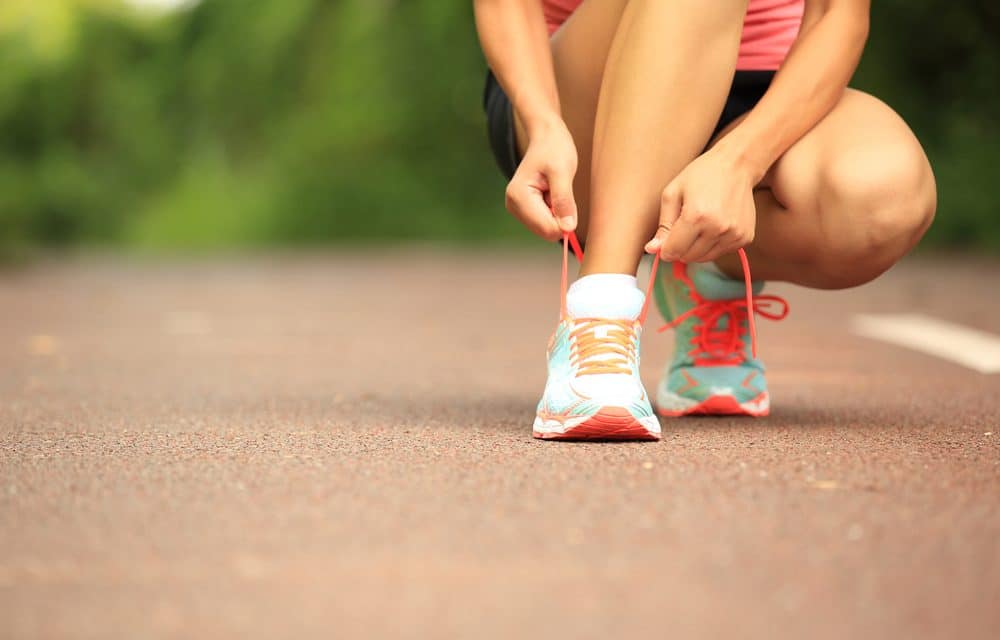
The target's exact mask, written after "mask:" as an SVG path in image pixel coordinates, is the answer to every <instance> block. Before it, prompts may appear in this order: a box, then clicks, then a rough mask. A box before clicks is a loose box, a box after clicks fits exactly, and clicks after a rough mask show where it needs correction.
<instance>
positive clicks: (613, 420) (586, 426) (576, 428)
mask: <svg viewBox="0 0 1000 640" xmlns="http://www.w3.org/2000/svg"><path fill="white" fill-rule="evenodd" d="M650 418H652V419H654V420H655V419H656V416H650ZM538 420H539V419H538V418H536V419H535V421H536V424H535V428H534V429H533V431H532V435H533V436H534V437H536V438H539V439H541V440H659V439H660V433H659V432H658V431H651V430H650V429H649V428H648V427H647V426H646V425H644V424H643V423H642V422H641V421H640V420H639V418H636V417H635V416H634V415H632V413H631V412H630V411H629V410H628V409H625V408H624V407H602V408H601V409H600V410H599V411H598V412H597V413H595V414H594V415H592V416H590V417H589V418H587V419H586V420H584V421H583V422H581V423H579V424H576V425H573V426H572V427H569V428H568V429H565V430H564V431H539V430H538Z"/></svg>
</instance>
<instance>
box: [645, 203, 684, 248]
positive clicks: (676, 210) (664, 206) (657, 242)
mask: <svg viewBox="0 0 1000 640" xmlns="http://www.w3.org/2000/svg"><path fill="white" fill-rule="evenodd" d="M680 215H681V195H680V193H679V192H677V191H675V190H674V189H672V188H671V187H667V188H666V189H664V190H663V195H662V196H661V197H660V220H659V224H658V225H657V227H656V233H655V234H654V235H653V239H652V240H650V241H649V242H647V243H646V247H645V248H646V252H647V253H657V252H658V251H660V250H661V249H662V248H663V245H664V243H665V242H666V241H667V238H668V237H669V236H670V232H671V230H672V229H673V226H674V225H675V224H677V219H678V218H679V217H680Z"/></svg>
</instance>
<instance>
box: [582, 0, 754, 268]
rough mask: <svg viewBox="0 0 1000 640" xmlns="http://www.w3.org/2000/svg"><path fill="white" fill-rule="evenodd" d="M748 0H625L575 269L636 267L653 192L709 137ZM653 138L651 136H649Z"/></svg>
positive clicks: (651, 217)
mask: <svg viewBox="0 0 1000 640" xmlns="http://www.w3.org/2000/svg"><path fill="white" fill-rule="evenodd" d="M745 10H746V3H745V2H743V1H736V0H727V1H726V2H721V3H715V4H714V5H713V7H712V10H711V11H706V10H705V5H704V3H703V2H702V1H701V0H669V1H668V0H631V2H629V4H628V6H627V7H626V9H625V13H624V15H623V16H622V21H621V23H620V24H619V27H618V31H617V32H616V34H615V38H614V42H613V43H612V46H611V52H610V54H609V56H608V64H607V67H606V70H605V74H604V81H603V83H602V85H601V95H600V100H599V102H598V109H597V120H596V122H595V126H594V151H593V166H592V174H591V212H590V227H589V232H588V235H587V245H588V246H587V249H588V251H587V257H586V258H585V259H584V264H583V269H582V273H584V274H589V273H635V271H636V268H637V267H638V265H639V260H640V258H641V257H642V254H643V245H644V244H645V243H646V242H647V241H648V240H649V239H650V238H651V237H652V236H653V231H654V229H655V226H656V218H657V214H658V211H659V202H660V193H661V191H662V190H663V188H664V187H665V186H666V185H667V183H668V182H670V180H671V179H673V177H674V176H675V175H677V174H678V173H679V172H680V171H681V169H683V168H684V167H685V166H686V165H687V163H688V162H690V161H691V160H692V159H694V158H695V157H696V156H697V155H698V154H699V153H700V152H701V150H702V149H703V148H704V147H705V145H706V144H707V143H708V140H709V138H710V136H711V132H712V128H713V126H714V125H715V123H716V121H717V120H718V117H719V113H721V111H722V107H723V105H724V104H725V100H726V94H727V92H728V90H729V86H730V84H731V83H732V78H733V72H734V70H735V66H736V55H737V52H738V48H739V41H740V32H741V29H742V25H743V15H744V12H745ZM652 141H656V142H652Z"/></svg>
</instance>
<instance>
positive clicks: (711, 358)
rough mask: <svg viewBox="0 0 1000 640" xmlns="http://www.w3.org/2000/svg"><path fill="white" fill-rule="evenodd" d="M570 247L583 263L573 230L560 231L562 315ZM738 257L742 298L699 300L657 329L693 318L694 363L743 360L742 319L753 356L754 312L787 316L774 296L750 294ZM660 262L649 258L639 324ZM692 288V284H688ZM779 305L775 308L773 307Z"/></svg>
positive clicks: (746, 265) (743, 260) (742, 259)
mask: <svg viewBox="0 0 1000 640" xmlns="http://www.w3.org/2000/svg"><path fill="white" fill-rule="evenodd" d="M570 248H572V249H573V254H574V255H576V259H577V260H578V261H579V262H583V249H582V248H581V247H580V241H579V240H578V239H577V237H576V233H575V232H573V231H570V232H568V233H564V234H563V264H562V292H561V293H562V316H563V317H565V316H566V291H567V288H568V280H569V275H568V270H569V267H568V262H569V260H568V254H569V249H570ZM737 253H738V254H739V256H740V264H741V265H742V267H743V284H744V286H745V289H746V297H745V298H744V299H743V300H705V299H702V300H701V301H700V302H699V303H698V304H697V305H695V307H694V308H692V309H690V310H688V311H686V312H684V313H683V314H681V315H679V316H678V317H676V318H674V319H673V320H672V321H671V322H668V323H667V324H665V325H663V326H662V327H660V328H659V331H661V332H662V331H666V330H667V329H671V328H673V327H676V326H678V325H679V324H680V323H682V322H684V321H685V320H687V319H688V318H691V317H697V318H698V319H699V322H698V324H697V325H696V327H695V330H694V334H695V335H694V339H693V341H692V342H693V344H694V349H693V350H692V351H691V354H692V355H694V356H695V358H696V362H697V363H698V364H709V365H719V364H738V363H740V362H742V361H743V358H744V356H743V341H742V336H741V334H742V327H743V319H744V318H746V320H747V325H748V328H749V330H750V351H751V353H752V354H753V357H754V358H756V357H757V325H756V323H755V322H754V315H756V314H758V313H759V314H760V315H762V316H764V317H765V318H768V319H769V320H782V319H784V318H785V316H787V315H788V302H786V301H785V300H784V299H783V298H780V297H778V296H772V295H767V296H754V295H753V282H752V280H751V278H750V262H749V261H748V260H747V254H746V252H745V251H743V249H740V250H739V251H738V252H737ZM659 264H660V258H659V255H657V256H656V257H654V258H653V266H652V268H651V269H650V271H649V283H648V284H647V285H646V301H645V303H644V304H643V307H642V312H641V313H640V314H639V323H640V324H642V323H643V322H645V320H646V312H647V311H648V309H649V300H650V297H651V296H652V293H653V286H654V285H655V283H656V271H657V268H658V267H659ZM690 286H692V287H693V284H692V285H690ZM776 305H777V306H780V310H776V309H775V308H774V307H775V306H776ZM723 318H725V319H726V324H725V326H724V327H720V326H719V325H720V324H721V323H720V321H721V320H722V319H723Z"/></svg>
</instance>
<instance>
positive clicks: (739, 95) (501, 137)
mask: <svg viewBox="0 0 1000 640" xmlns="http://www.w3.org/2000/svg"><path fill="white" fill-rule="evenodd" d="M774 73H775V72H774V71H737V72H736V76H735V77H734V78H733V86H732V87H730V89H729V96H728V97H727V98H726V106H725V107H723V109H722V115H720V116H719V122H718V123H717V124H716V125H715V131H713V132H712V138H715V136H716V135H717V134H718V133H719V132H720V131H722V130H723V129H725V128H726V125H728V124H729V123H731V122H732V121H733V120H735V119H736V118H739V117H740V116H741V115H743V114H744V113H746V112H747V111H750V109H753V108H754V106H755V105H756V104H757V102H758V101H759V100H760V99H761V97H763V95H764V92H765V91H767V88H768V87H769V86H770V85H771V79H772V78H774ZM483 108H484V109H485V110H486V125H487V131H488V135H489V140H490V148H491V149H493V157H494V158H496V161H497V165H498V166H499V167H500V171H502V172H503V174H504V175H505V176H507V179H508V180H509V179H510V178H512V177H513V176H514V172H515V171H516V170H517V165H518V164H520V163H521V157H520V155H518V153H517V141H516V139H515V137H514V111H513V108H512V106H511V104H510V100H509V99H508V98H507V94H505V93H504V91H503V89H502V88H501V87H500V84H499V83H498V82H497V80H496V78H494V77H493V73H492V72H488V73H487V74H486V88H485V90H484V91H483Z"/></svg>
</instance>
